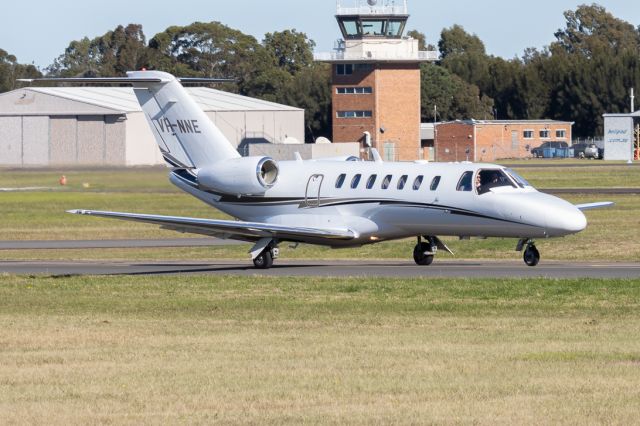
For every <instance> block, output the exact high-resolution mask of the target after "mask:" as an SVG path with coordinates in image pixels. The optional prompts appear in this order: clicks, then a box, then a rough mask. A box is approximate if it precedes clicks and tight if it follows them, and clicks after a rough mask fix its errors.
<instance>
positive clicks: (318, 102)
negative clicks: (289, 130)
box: [278, 63, 332, 141]
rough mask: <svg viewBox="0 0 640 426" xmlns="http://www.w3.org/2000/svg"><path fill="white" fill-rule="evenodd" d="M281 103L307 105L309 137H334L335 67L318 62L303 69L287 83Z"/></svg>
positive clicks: (299, 106)
mask: <svg viewBox="0 0 640 426" xmlns="http://www.w3.org/2000/svg"><path fill="white" fill-rule="evenodd" d="M278 101H279V102H282V103H285V104H288V105H292V106H295V107H298V108H304V113H305V116H304V119H305V140H306V141H315V140H316V139H317V138H319V137H320V136H324V137H326V138H331V133H332V130H331V123H332V116H331V111H332V110H331V67H330V66H329V65H327V64H321V63H315V64H312V65H311V66H309V67H307V68H304V69H302V70H301V71H300V72H298V73H297V74H296V75H295V77H294V78H293V79H292V80H291V81H290V82H289V84H287V86H286V87H285V89H284V90H283V93H282V96H281V97H280V98H279V99H278Z"/></svg>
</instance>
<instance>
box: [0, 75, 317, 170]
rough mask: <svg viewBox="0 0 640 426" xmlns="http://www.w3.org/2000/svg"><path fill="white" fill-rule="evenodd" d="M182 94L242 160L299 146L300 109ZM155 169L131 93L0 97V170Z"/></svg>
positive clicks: (24, 92)
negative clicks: (260, 146) (255, 148)
mask: <svg viewBox="0 0 640 426" xmlns="http://www.w3.org/2000/svg"><path fill="white" fill-rule="evenodd" d="M187 91H188V92H189V93H190V94H191V96H192V97H193V98H194V100H195V101H196V102H197V103H198V104H199V105H200V107H201V108H202V109H203V110H204V111H205V112H206V113H207V115H208V116H209V118H211V120H212V121H213V122H214V123H215V124H216V125H217V126H218V128H220V130H221V131H222V133H224V134H225V136H226V137H227V138H228V139H229V140H230V141H231V143H232V144H234V145H235V146H236V147H238V148H239V151H240V153H241V154H242V153H243V152H242V151H243V150H245V151H247V152H248V146H249V145H250V144H252V143H275V144H281V143H303V142H304V110H302V109H299V108H293V107H289V106H286V105H280V104H277V103H273V102H267V101H263V100H259V99H254V98H249V97H246V96H240V95H236V94H233V93H228V92H223V91H220V90H214V89H209V88H204V87H197V88H187ZM245 148H246V149H245ZM155 164H164V161H163V160H162V156H161V155H160V151H159V149H158V148H157V146H156V143H155V140H154V138H153V135H152V134H151V131H150V130H149V127H148V124H147V121H146V118H145V117H144V114H143V112H142V110H141V108H140V106H139V105H138V102H137V100H136V97H135V95H134V93H133V89H131V88H124V87H123V88H119V87H114V88H111V87H73V88H69V87H40V88H39V87H29V88H24V89H17V90H13V91H11V92H7V93H3V94H0V166H8V167H39V166H72V165H79V166H137V165H155Z"/></svg>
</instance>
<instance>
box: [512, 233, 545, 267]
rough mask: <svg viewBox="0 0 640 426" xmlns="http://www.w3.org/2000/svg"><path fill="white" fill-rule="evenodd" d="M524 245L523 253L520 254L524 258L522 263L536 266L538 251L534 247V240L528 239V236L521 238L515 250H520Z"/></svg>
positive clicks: (538, 260) (538, 259)
mask: <svg viewBox="0 0 640 426" xmlns="http://www.w3.org/2000/svg"><path fill="white" fill-rule="evenodd" d="M525 245H526V246H527V248H526V249H524V255H523V256H522V258H523V259H524V263H526V264H527V266H536V265H537V264H538V263H539V262H540V252H539V251H538V249H537V248H536V245H535V242H534V241H533V240H530V239H528V238H523V239H521V240H520V241H519V242H518V247H516V251H522V249H523V248H524V247H525Z"/></svg>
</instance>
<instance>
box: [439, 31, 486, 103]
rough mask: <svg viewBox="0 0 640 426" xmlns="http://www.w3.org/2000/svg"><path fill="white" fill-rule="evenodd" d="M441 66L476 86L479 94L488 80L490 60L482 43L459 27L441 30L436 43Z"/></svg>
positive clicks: (483, 91)
mask: <svg viewBox="0 0 640 426" xmlns="http://www.w3.org/2000/svg"><path fill="white" fill-rule="evenodd" d="M438 48H439V50H440V56H441V60H442V62H441V63H442V66H444V67H445V68H447V69H448V70H449V71H451V72H453V73H454V74H456V75H457V76H459V77H461V78H462V79H463V80H465V81H467V82H469V83H471V84H474V85H476V86H477V87H478V88H480V90H481V93H482V94H484V93H485V90H484V89H485V87H486V86H487V84H488V79H489V63H490V58H489V57H488V56H487V54H486V52H485V48H484V43H482V41H481V40H480V38H478V36H476V35H471V34H469V33H467V32H466V31H465V30H464V28H462V27H461V26H460V25H454V26H453V27H451V28H448V29H444V30H442V33H441V35H440V41H439V42H438Z"/></svg>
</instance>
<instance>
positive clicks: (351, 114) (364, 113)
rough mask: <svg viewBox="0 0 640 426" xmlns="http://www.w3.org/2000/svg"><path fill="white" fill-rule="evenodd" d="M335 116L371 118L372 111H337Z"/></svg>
mask: <svg viewBox="0 0 640 426" xmlns="http://www.w3.org/2000/svg"><path fill="white" fill-rule="evenodd" d="M336 116H337V117H338V118H371V117H372V116H373V113H372V112H371V111H338V112H337V113H336Z"/></svg>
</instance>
